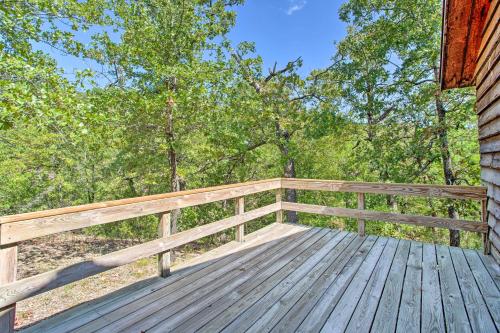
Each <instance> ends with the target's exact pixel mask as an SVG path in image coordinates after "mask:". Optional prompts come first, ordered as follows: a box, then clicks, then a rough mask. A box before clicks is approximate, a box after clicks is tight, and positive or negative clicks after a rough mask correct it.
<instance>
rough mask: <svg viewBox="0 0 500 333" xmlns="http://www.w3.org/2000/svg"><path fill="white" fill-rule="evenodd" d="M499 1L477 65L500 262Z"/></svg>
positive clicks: (493, 235)
mask: <svg viewBox="0 0 500 333" xmlns="http://www.w3.org/2000/svg"><path fill="white" fill-rule="evenodd" d="M498 7H499V1H498V0H496V1H493V2H492V5H491V6H490V10H489V12H488V16H487V19H486V24H485V26H484V28H483V30H482V38H481V40H482V41H481V46H480V50H479V54H478V62H477V65H476V72H475V78H476V82H475V84H476V95H477V114H478V128H479V143H480V151H481V179H482V181H483V182H484V185H485V186H487V188H488V206H487V210H488V216H487V219H488V224H489V226H490V227H491V230H490V234H489V239H490V241H491V254H492V255H493V257H495V259H496V260H497V262H499V263H500V99H499V97H500V83H499V78H500V65H499V59H500V47H499V45H498V43H499V40H500V27H499V18H500V11H499V9H498Z"/></svg>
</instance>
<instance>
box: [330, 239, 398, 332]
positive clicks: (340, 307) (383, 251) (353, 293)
mask: <svg viewBox="0 0 500 333" xmlns="http://www.w3.org/2000/svg"><path fill="white" fill-rule="evenodd" d="M396 247H397V241H396V242H392V241H390V240H389V239H387V238H379V239H378V240H377V243H376V244H375V245H374V246H373V248H372V249H371V251H370V253H369V254H368V256H367V257H366V258H365V260H364V262H363V264H361V267H360V268H359V270H358V272H357V273H356V275H355V276H354V278H353V279H352V281H351V282H350V283H349V287H348V288H347V289H346V290H345V292H344V294H343V295H342V297H341V298H340V300H339V301H338V303H337V304H336V305H335V308H334V309H333V311H332V312H331V313H330V316H329V317H328V319H327V321H326V322H325V324H324V326H323V328H322V329H321V332H325V333H327V332H344V331H345V330H346V328H347V325H348V324H349V320H350V319H351V316H352V314H353V313H354V311H355V309H356V306H357V304H358V302H356V300H359V299H360V298H361V295H362V294H363V292H364V290H365V288H366V285H367V284H368V281H370V277H371V275H372V274H373V272H374V270H375V269H376V268H377V265H378V263H379V260H381V259H382V258H383V256H391V253H392V254H394V251H395V250H396ZM379 267H380V266H379Z"/></svg>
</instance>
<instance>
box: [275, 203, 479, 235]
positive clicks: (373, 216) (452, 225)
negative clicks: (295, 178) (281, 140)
mask: <svg viewBox="0 0 500 333" xmlns="http://www.w3.org/2000/svg"><path fill="white" fill-rule="evenodd" d="M282 207H283V209H284V210H291V211H296V212H303V213H310V214H320V215H328V216H338V217H353V218H357V219H366V220H375V221H387V222H393V223H403V224H411V225H418V226H425V227H440V228H447V229H451V230H465V231H473V232H481V233H486V232H487V230H488V226H487V225H484V224H482V223H481V222H474V221H468V220H456V219H450V218H444V217H433V216H417V215H406V214H397V213H386V212H378V211H372V210H360V209H351V208H336V207H327V206H318V205H310V204H302V203H292V202H283V203H282Z"/></svg>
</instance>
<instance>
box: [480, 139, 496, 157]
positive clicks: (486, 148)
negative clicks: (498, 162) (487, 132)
mask: <svg viewBox="0 0 500 333" xmlns="http://www.w3.org/2000/svg"><path fill="white" fill-rule="evenodd" d="M479 152H480V153H481V154H486V153H497V152H500V135H496V136H494V137H491V138H488V139H486V140H482V141H481V142H479Z"/></svg>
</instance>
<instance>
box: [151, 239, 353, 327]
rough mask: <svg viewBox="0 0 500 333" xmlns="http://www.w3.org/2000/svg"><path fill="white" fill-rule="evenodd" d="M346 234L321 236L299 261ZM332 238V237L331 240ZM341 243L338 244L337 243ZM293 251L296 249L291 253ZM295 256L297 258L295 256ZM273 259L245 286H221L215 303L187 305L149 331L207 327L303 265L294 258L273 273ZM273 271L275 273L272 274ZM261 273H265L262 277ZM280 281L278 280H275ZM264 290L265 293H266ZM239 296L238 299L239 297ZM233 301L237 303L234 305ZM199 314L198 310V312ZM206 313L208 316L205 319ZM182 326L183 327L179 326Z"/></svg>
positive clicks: (261, 293)
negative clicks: (205, 325) (263, 286)
mask: <svg viewBox="0 0 500 333" xmlns="http://www.w3.org/2000/svg"><path fill="white" fill-rule="evenodd" d="M346 234H347V233H345V232H341V233H330V234H329V235H328V237H323V238H322V239H321V240H320V241H319V242H322V244H318V243H319V242H317V243H316V244H314V246H312V247H311V245H309V246H307V247H305V248H304V249H303V251H302V252H301V253H304V251H306V252H308V253H309V254H307V255H302V254H300V256H301V258H303V259H304V258H308V257H310V256H311V255H313V254H314V252H315V251H314V248H315V249H320V250H321V248H322V247H325V246H326V247H330V246H332V245H333V244H340V243H341V242H342V241H343V240H344V239H345V236H346ZM332 235H333V237H331V236H332ZM339 242H340V243H339ZM334 246H335V248H334V250H335V249H336V248H337V246H338V245H334ZM294 252H295V250H294ZM290 255H291V253H288V254H287V256H290ZM297 257H298V256H297ZM273 262H274V260H271V262H270V263H271V264H270V265H268V267H265V269H264V272H262V271H261V272H259V274H257V275H256V276H254V277H252V278H251V279H248V280H247V281H246V282H245V283H244V284H242V285H240V286H239V287H237V288H230V287H229V288H226V287H224V289H223V290H218V291H217V293H218V294H219V297H220V296H222V297H220V298H219V299H218V300H217V301H216V302H215V303H210V302H207V301H206V300H205V299H203V300H202V301H201V303H203V304H201V306H199V304H198V303H197V304H195V305H194V306H190V307H189V308H188V309H187V310H186V311H183V312H182V313H180V314H176V315H175V316H174V317H172V318H171V320H169V321H168V322H165V321H163V322H161V323H159V324H158V325H157V326H155V327H154V328H153V329H152V330H151V332H152V333H154V332H166V331H177V332H194V331H197V330H199V328H200V327H201V326H203V325H204V324H206V323H207V322H208V321H210V320H211V319H212V318H214V317H215V316H216V315H218V314H220V313H221V312H223V311H231V310H233V309H234V308H235V307H236V308H239V305H240V304H249V303H250V304H251V301H252V300H254V299H259V298H260V297H262V296H263V295H264V294H265V293H266V291H268V290H269V289H272V288H273V287H274V284H273V283H271V281H275V278H276V277H277V276H280V277H281V276H282V273H285V276H286V274H288V273H290V271H293V270H294V267H297V264H298V265H299V266H300V265H301V264H299V263H300V262H301V263H303V262H304V261H299V260H298V259H293V261H291V262H289V264H287V265H285V266H284V265H282V264H280V265H279V270H276V268H275V267H274V266H275V265H274V263H273ZM273 272H274V274H273ZM262 273H264V274H262ZM278 279H279V278H278ZM262 283H265V284H266V287H268V288H262V287H261V286H260V285H261V284H262ZM266 289H267V290H266ZM229 295H232V297H227V296H229ZM238 296H239V297H238ZM235 302H238V303H237V304H235ZM200 309H201V310H202V311H199V310H200ZM192 313H196V315H195V316H194V317H190V315H191V314H192ZM207 314H209V316H207ZM181 323H183V324H182V325H179V324H181Z"/></svg>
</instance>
